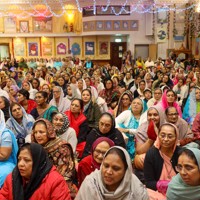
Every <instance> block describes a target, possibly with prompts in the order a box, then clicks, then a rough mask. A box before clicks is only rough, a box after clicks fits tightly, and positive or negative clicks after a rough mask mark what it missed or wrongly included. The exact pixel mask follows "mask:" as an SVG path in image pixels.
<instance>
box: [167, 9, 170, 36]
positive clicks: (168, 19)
mask: <svg viewBox="0 0 200 200" xmlns="http://www.w3.org/2000/svg"><path fill="white" fill-rule="evenodd" d="M169 29H170V12H169V11H168V12H167V39H169Z"/></svg>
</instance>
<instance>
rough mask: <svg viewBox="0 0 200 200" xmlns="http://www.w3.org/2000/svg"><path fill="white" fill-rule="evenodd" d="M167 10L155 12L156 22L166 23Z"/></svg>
mask: <svg viewBox="0 0 200 200" xmlns="http://www.w3.org/2000/svg"><path fill="white" fill-rule="evenodd" d="M167 18H168V17H167V11H165V10H163V11H162V10H161V11H159V12H158V13H157V23H158V24H164V23H167Z"/></svg>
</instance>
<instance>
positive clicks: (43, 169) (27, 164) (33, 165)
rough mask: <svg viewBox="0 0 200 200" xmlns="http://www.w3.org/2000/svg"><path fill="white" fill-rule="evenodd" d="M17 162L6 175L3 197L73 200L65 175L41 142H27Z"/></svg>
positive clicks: (0, 192) (8, 199)
mask: <svg viewBox="0 0 200 200" xmlns="http://www.w3.org/2000/svg"><path fill="white" fill-rule="evenodd" d="M16 160H18V161H17V166H16V167H15V169H14V170H13V173H11V174H9V175H8V177H7V178H6V181H5V184H4V186H3V188H2V189H1V190H0V199H7V200H18V199H21V200H22V199H41V200H42V199H44V200H47V199H59V200H71V198H70V193H69V189H68V187H67V184H66V182H65V180H64V178H63V177H62V176H61V175H60V174H59V173H58V172H57V170H56V168H55V167H54V166H53V165H52V163H51V161H50V160H49V158H48V156H47V154H46V152H45V150H44V149H43V148H42V146H41V145H38V144H34V143H31V144H29V143H26V144H24V145H23V146H22V148H20V150H19V152H18V155H17V159H16Z"/></svg>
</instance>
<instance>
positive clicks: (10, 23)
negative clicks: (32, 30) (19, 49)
mask: <svg viewBox="0 0 200 200" xmlns="http://www.w3.org/2000/svg"><path fill="white" fill-rule="evenodd" d="M16 28H17V27H16V18H15V17H5V18H4V33H16Z"/></svg>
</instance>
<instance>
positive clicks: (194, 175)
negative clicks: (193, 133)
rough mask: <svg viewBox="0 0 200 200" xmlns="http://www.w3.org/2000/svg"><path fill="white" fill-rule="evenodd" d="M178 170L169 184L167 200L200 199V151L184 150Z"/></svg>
mask: <svg viewBox="0 0 200 200" xmlns="http://www.w3.org/2000/svg"><path fill="white" fill-rule="evenodd" d="M176 170H177V171H178V172H179V174H177V175H176V176H175V177H173V178H172V181H171V182H170V184H169V187H168V190H167V200H189V199H192V200H199V199H200V192H199V191H200V150H199V149H197V148H184V149H182V150H181V152H180V153H179V158H178V164H177V166H176Z"/></svg>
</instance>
